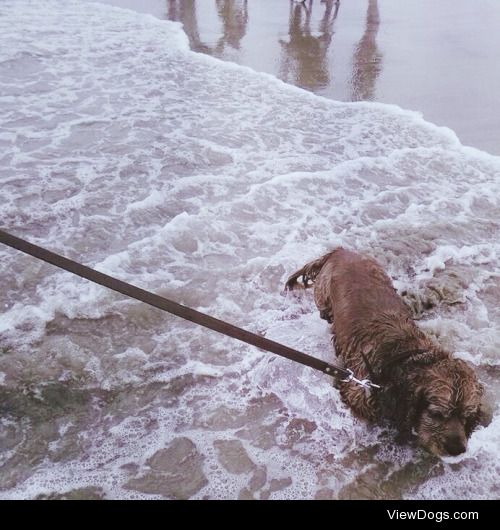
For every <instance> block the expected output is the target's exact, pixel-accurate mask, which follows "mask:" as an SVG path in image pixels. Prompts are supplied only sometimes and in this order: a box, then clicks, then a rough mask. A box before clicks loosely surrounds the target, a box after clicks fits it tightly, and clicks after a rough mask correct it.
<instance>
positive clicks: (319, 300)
mask: <svg viewBox="0 0 500 530" xmlns="http://www.w3.org/2000/svg"><path fill="white" fill-rule="evenodd" d="M299 279H300V282H299ZM312 284H314V298H315V302H316V305H317V306H318V309H319V311H320V316H321V317H322V318H324V319H326V320H327V321H328V322H329V323H331V324H332V326H331V332H332V334H333V341H334V345H335V351H336V354H337V356H338V357H339V358H340V359H341V360H342V362H343V364H344V365H345V366H346V367H348V368H350V369H351V370H353V371H354V373H355V375H356V376H357V377H358V378H375V379H376V382H377V383H378V384H380V385H382V390H379V391H372V392H367V391H366V390H365V389H363V388H361V387H359V386H355V385H352V384H349V383H344V384H342V386H341V388H340V394H341V397H342V400H343V401H344V402H345V403H346V404H347V405H349V406H350V407H351V409H352V410H353V412H354V413H355V414H356V415H357V416H359V417H361V418H365V419H368V420H371V421H381V420H383V419H388V420H390V421H392V422H393V423H394V425H395V426H396V427H397V428H398V430H399V431H400V433H401V434H410V433H412V432H413V433H414V434H416V436H417V440H418V442H419V443H420V445H422V446H423V447H424V448H426V449H427V450H428V451H430V452H431V453H433V454H435V455H438V456H444V455H458V454H460V453H463V452H464V451H465V450H466V448H467V440H468V438H469V437H470V435H471V433H472V431H473V430H474V428H475V427H476V426H477V425H478V423H479V422H480V421H481V415H482V409H481V398H482V394H483V387H482V385H481V384H480V383H479V381H478V379H477V377H476V375H475V373H474V371H473V370H472V369H471V368H470V367H469V366H468V365H467V363H465V362H464V361H462V360H459V359H455V358H453V357H452V356H451V354H450V353H449V352H447V351H445V350H444V349H442V348H441V347H439V346H438V345H437V344H435V343H434V342H433V341H432V340H430V338H429V337H427V336H426V335H425V334H424V333H423V332H422V331H421V330H420V329H419V328H418V327H417V326H416V324H415V322H414V321H413V319H412V316H411V313H410V310H409V309H408V307H407V306H406V305H405V303H404V301H403V300H402V298H401V297H400V296H399V295H398V294H397V292H396V291H395V289H394V288H393V286H392V283H391V280H390V278H389V277H388V276H387V274H386V273H385V272H384V270H383V269H382V267H381V266H380V265H379V264H378V263H377V262H376V261H375V260H373V259H372V258H369V257H366V256H362V255H360V254H358V253H356V252H352V251H349V250H345V249H343V248H338V249H335V250H333V251H332V252H330V253H329V254H326V255H325V256H323V257H321V258H319V259H318V260H316V261H313V262H311V263H309V264H307V265H305V266H304V267H303V268H302V269H300V270H298V271H297V272H295V273H294V274H292V276H290V278H289V279H288V281H287V283H286V289H294V288H297V287H299V286H303V287H306V288H307V287H309V286H311V285H312Z"/></svg>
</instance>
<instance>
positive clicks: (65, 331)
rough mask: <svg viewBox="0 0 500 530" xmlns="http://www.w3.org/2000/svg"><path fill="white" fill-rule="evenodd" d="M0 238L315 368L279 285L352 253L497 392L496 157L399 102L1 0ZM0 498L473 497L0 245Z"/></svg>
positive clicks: (126, 307) (101, 21)
mask: <svg viewBox="0 0 500 530" xmlns="http://www.w3.org/2000/svg"><path fill="white" fill-rule="evenodd" d="M0 15H1V16H0V30H1V31H0V91H1V92H0V94H1V100H0V104H1V108H2V118H1V122H0V146H1V148H2V150H1V154H0V178H1V182H2V186H1V187H0V197H1V200H0V216H1V219H2V226H4V227H5V228H6V229H7V230H10V231H12V232H13V233H15V234H16V235H19V236H21V237H22V236H25V237H26V238H28V239H31V240H33V241H34V242H37V243H39V244H42V245H44V246H47V247H49V248H51V249H53V250H56V251H60V252H62V253H64V254H66V255H67V256H69V257H72V258H77V259H81V260H83V261H84V262H85V263H86V264H89V265H91V266H95V267H96V268H97V269H99V270H101V271H103V272H106V273H109V274H112V275H116V276H117V277H119V278H121V279H123V280H126V281H130V282H131V283H134V284H136V285H139V286H141V287H144V288H146V289H151V290H152V291H155V292H157V293H159V294H163V295H166V296H169V297H171V298H174V299H176V300H178V301H179V302H181V303H185V304H187V305H191V306H194V307H197V308H199V309H200V310H203V311H206V312H209V313H211V314H213V315H214V316H217V317H219V318H223V319H227V320H230V321H231V322H233V323H235V324H237V325H241V326H244V327H246V328H247V329H250V330H253V331H256V332H259V333H263V334H265V335H266V336H267V337H269V338H272V339H274V340H278V341H280V342H283V343H285V344H288V345H290V346H293V347H295V348H297V349H301V350H303V351H306V352H308V353H311V354H314V355H318V356H320V357H322V358H324V359H331V358H332V351H331V346H330V342H329V335H328V329H327V327H326V324H325V323H324V322H323V321H321V320H320V319H319V317H318V315H317V312H316V310H315V308H314V305H313V302H312V300H311V297H310V296H309V295H308V294H305V295H303V296H299V297H295V296H287V297H285V296H283V295H282V293H281V292H280V291H281V286H282V284H283V281H284V280H285V278H286V277H287V274H288V273H290V272H291V271H293V270H295V269H296V268H297V267H298V266H301V265H302V264H303V263H304V262H305V261H307V260H308V259H312V258H314V257H316V256H318V255H320V254H322V253H324V252H325V251H326V250H328V249H330V248H331V247H333V246H335V245H339V244H342V245H344V246H346V247H352V248H355V249H358V250H360V251H364V252H367V253H369V254H371V255H373V256H374V257H376V258H377V259H378V260H379V261H381V262H382V263H383V264H384V266H385V267H386V268H387V270H388V271H389V273H390V274H391V275H392V276H393V278H394V280H395V285H396V286H397V287H398V288H399V289H400V290H401V291H404V290H406V291H408V293H409V294H408V300H409V302H410V303H411V304H412V305H413V306H414V309H415V312H416V314H417V316H419V317H421V319H422V321H421V324H422V325H423V326H424V327H425V328H426V329H427V331H428V332H429V333H431V334H434V335H435V336H436V337H437V339H438V340H439V341H440V342H441V343H442V344H443V345H445V346H448V347H450V348H453V349H454V350H457V351H460V352H461V353H460V355H461V356H465V357H468V360H471V359H473V361H474V364H476V366H477V370H478V372H479V373H480V376H481V378H482V379H483V381H485V383H486V384H487V385H488V387H489V391H490V392H491V393H492V394H493V396H494V397H496V396H497V395H498V382H497V373H498V354H497V351H498V347H499V346H500V333H499V326H500V313H499V310H498V299H499V296H500V285H499V273H500V268H499V265H498V262H499V260H498V257H499V243H498V241H500V237H499V235H500V227H499V221H498V220H499V213H500V212H499V197H500V189H499V188H500V178H499V177H500V162H499V159H498V158H496V157H492V156H489V155H487V154H486V153H482V152H480V151H477V150H473V149H470V148H465V147H463V146H461V145H460V143H459V142H458V140H457V138H456V136H455V135H454V133H453V132H452V131H450V130H449V129H445V128H439V127H436V126H434V125H432V124H430V123H427V122H425V121H424V120H422V118H421V117H420V116H419V115H418V114H416V113H413V112H407V111H403V110H401V109H399V108H397V107H392V106H387V105H378V104H344V103H338V102H332V101H329V100H326V99H323V98H319V97H317V96H314V95H312V94H309V93H307V92H304V91H301V90H299V89H296V88H293V87H290V86H288V85H285V84H284V83H282V82H280V81H278V80H276V79H274V78H272V77H271V76H268V75H265V74H257V73H255V72H253V71H252V70H250V69H248V68H242V67H238V66H236V65H232V64H228V63H223V62H220V61H217V60H215V59H212V58H209V57H206V56H203V55H199V54H194V53H192V52H190V51H189V50H188V45H187V39H186V37H185V35H184V34H183V32H182V29H181V27H180V26H179V25H177V24H174V23H170V22H162V21H159V20H156V19H154V18H152V17H149V16H143V15H137V14H135V13H132V12H129V11H126V10H122V9H116V8H112V7H108V6H103V5H100V4H88V3H82V2H74V1H69V2H66V1H65V2H55V1H41V2H29V1H24V0H19V1H16V2H10V1H7V2H2V3H1V4H0ZM0 257H1V260H0V277H1V278H2V282H3V284H4V285H6V286H8V288H6V289H4V290H2V292H1V293H0V297H1V298H0V303H1V307H2V315H1V317H0V341H1V342H0V347H1V353H0V410H1V411H2V414H1V420H0V421H1V425H2V434H1V436H2V443H1V445H0V466H1V467H0V469H1V473H0V491H1V494H0V495H1V496H2V498H34V497H38V496H49V497H57V496H69V497H89V496H94V497H107V498H360V497H361V498H373V497H385V498H393V497H410V498H411V497H418V498H422V497H425V498H429V497H431V498H449V497H457V498H471V497H472V498H493V497H496V496H497V494H498V491H497V488H498V486H497V480H496V476H497V474H498V470H497V467H498V466H497V460H498V443H497V439H498V435H499V433H500V429H499V427H498V421H497V419H498V417H497V416H495V419H494V421H493V422H492V424H491V425H490V426H489V427H488V428H486V429H483V430H480V431H478V432H477V433H475V434H474V435H473V437H472V439H471V443H470V448H469V451H468V453H467V454H466V455H465V457H464V458H462V459H461V460H460V461H458V462H449V463H447V462H437V461H436V460H435V459H433V458H432V457H430V456H428V455H426V454H424V453H422V452H420V451H419V450H418V449H415V448H412V447H400V446H398V445H397V444H396V443H395V442H394V439H393V436H392V435H391V433H387V432H384V431H383V430H382V429H375V428H370V427H367V426H366V425H364V424H362V423H359V422H357V421H356V420H355V419H354V418H353V417H352V415H351V414H350V412H349V411H348V410H347V409H346V408H345V407H344V406H343V405H342V404H341V403H340V401H339V398H338V395H337V393H336V391H335V390H334V389H333V388H332V387H331V383H330V381H329V379H328V378H326V377H324V376H321V375H319V374H316V373H314V372H312V371H311V370H309V369H307V368H303V367H301V366H298V365H294V364H292V363H290V362H287V361H285V360H282V359H277V358H274V357H272V356H270V355H267V354H264V353H262V352H257V351H255V350H253V349H251V348H249V347H247V346H245V345H241V344H238V343H235V342H234V341H231V340H229V339H225V338H221V337H219V336H217V335H215V334H213V333H210V332H207V331H205V330H201V329H198V328H195V327H193V326H192V325H190V324H187V323H184V322H182V321H179V320H178V319H176V318H174V317H170V316H167V315H164V314H161V313H160V312H158V311H156V310H153V309H151V308H148V307H144V306H142V305H140V304H139V303H136V302H133V301H130V300H125V299H123V298H122V297H120V296H118V295H116V294H113V293H111V292H108V291H106V290H104V289H101V288H100V287H98V286H94V285H90V284H88V283H86V282H84V281H82V280H78V279H76V278H74V277H72V276H71V275H69V274H67V273H62V272H58V271H56V270H54V269H53V268H52V267H49V266H48V265H44V264H41V263H39V262H37V261H35V260H33V259H31V258H28V257H25V256H22V255H20V254H18V253H16V252H14V251H11V250H9V249H6V248H2V249H0Z"/></svg>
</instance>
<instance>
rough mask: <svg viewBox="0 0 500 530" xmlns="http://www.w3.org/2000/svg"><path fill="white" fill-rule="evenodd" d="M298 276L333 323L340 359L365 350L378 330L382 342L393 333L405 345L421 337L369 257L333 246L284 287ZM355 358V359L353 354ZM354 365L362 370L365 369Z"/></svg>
mask: <svg viewBox="0 0 500 530" xmlns="http://www.w3.org/2000/svg"><path fill="white" fill-rule="evenodd" d="M299 278H302V282H301V283H302V284H303V285H304V287H309V286H310V282H314V299H315V302H316V305H317V306H318V309H319V311H320V315H321V317H322V318H324V319H326V320H327V321H328V322H330V323H332V324H333V326H332V332H333V333H334V335H335V350H336V352H337V355H340V356H341V357H342V358H344V360H345V361H347V359H346V357H351V355H350V352H352V351H353V350H356V351H359V350H361V351H365V352H366V353H368V351H369V350H370V349H371V347H372V345H373V344H374V343H380V341H381V340H382V338H381V337H380V335H381V334H384V335H385V337H384V339H383V342H386V343H392V342H395V341H397V340H399V336H402V337H404V341H405V342H406V343H407V344H408V341H411V342H413V341H414V342H415V344H416V343H417V342H418V341H420V340H422V334H421V332H420V330H418V329H417V328H416V326H415V325H414V323H413V321H412V318H411V314H410V311H409V309H408V307H407V306H406V305H405V303H404V302H403V300H402V298H401V297H400V296H399V295H398V294H397V292H396V291H395V289H394V288H393V286H392V283H391V279H390V278H389V276H387V274H386V273H385V272H384V270H383V269H382V267H381V266H380V265H379V264H378V263H377V262H376V261H375V260H374V259H372V258H369V257H367V256H363V255H361V254H358V253H356V252H353V251H351V250H346V249H343V248H337V249H335V250H333V251H332V252H330V253H329V254H325V255H324V256H322V257H321V258H319V259H318V260H316V261H313V262H311V263H308V264H307V265H305V266H304V267H303V268H302V269H300V270H298V271H297V272H296V273H294V274H293V275H292V276H290V278H289V279H288V281H287V284H286V288H287V289H294V288H295V287H296V286H298V285H299V282H298V280H299ZM388 327H389V329H388ZM411 339H413V340H411ZM415 347H416V346H415ZM355 357H356V361H359V355H356V356H355ZM349 360H350V359H349ZM356 364H358V363H357V362H356ZM360 368H361V369H362V371H363V372H364V368H365V367H364V366H361V367H360Z"/></svg>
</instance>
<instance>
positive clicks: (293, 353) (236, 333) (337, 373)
mask: <svg viewBox="0 0 500 530" xmlns="http://www.w3.org/2000/svg"><path fill="white" fill-rule="evenodd" d="M0 243H3V244H4V245H7V246H9V247H12V248H15V249H17V250H20V251H21V252H24V253H25V254H29V255H30V256H33V257H35V258H38V259H40V260H43V261H45V262H47V263H50V264H51V265H55V266H56V267H59V268H60V269H64V270H66V271H68V272H71V273H73V274H76V275H77V276H80V277H81V278H85V279H87V280H90V281H91V282H94V283H98V284H99V285H103V286H104V287H107V288H108V289H112V290H113V291H117V292H119V293H121V294H124V295H126V296H129V297H131V298H135V299H136V300H139V301H140V302H144V303H145V304H148V305H151V306H153V307H157V308H158V309H161V310H162V311H167V312H168V313H172V314H173V315H176V316H178V317H181V318H183V319H185V320H189V321H191V322H194V323H195V324H199V325H200V326H204V327H206V328H209V329H212V330H214V331H217V332H219V333H222V334H223V335H227V336H228V337H233V338H234V339H237V340H240V341H242V342H246V343H247V344H250V345H252V346H256V347H257V348H260V349H261V350H266V351H269V352H271V353H274V354H276V355H279V356H281V357H285V358H286V359H290V360H291V361H295V362H297V363H300V364H303V365H305V366H309V367H310V368H314V369H315V370H319V371H320V372H323V373H325V374H327V375H330V376H332V377H335V378H338V379H340V380H341V381H344V382H350V381H352V382H354V383H357V384H359V385H361V386H363V387H365V388H369V387H370V386H373V387H376V388H377V385H374V384H373V383H371V382H370V381H367V380H362V381H360V380H359V379H356V378H355V377H354V374H353V372H352V371H351V370H349V369H345V368H341V367H340V366H335V365H333V364H329V363H327V362H325V361H322V360H321V359H317V358H315V357H311V356H310V355H307V354H305V353H302V352H300V351H297V350H294V349H293V348H289V347H288V346H284V345H283V344H280V343H278V342H274V341H273V340H269V339H266V338H265V337H261V336H260V335H256V334H255V333H251V332H250V331H246V330H244V329H242V328H239V327H237V326H234V325H232V324H229V323H228V322H224V321H223V320H219V319H217V318H214V317H211V316H209V315H206V314H204V313H200V312H199V311H196V310H194V309H191V308H189V307H186V306H183V305H181V304H178V303H177V302H173V301H172V300H169V299H168V298H164V297H163V296H158V295H157V294H154V293H151V292H149V291H145V290H144V289H140V288H139V287H135V286H134V285H131V284H129V283H126V282H123V281H121V280H118V279H117V278H113V277H112V276H108V275H107V274H104V273H102V272H98V271H96V270H94V269H91V268H90V267H86V266H85V265H82V264H81V263H78V262H76V261H73V260H70V259H68V258H65V257H64V256H61V255H59V254H56V253H54V252H51V251H50V250H47V249H45V248H42V247H39V246H37V245H33V244H32V243H28V241H25V240H24V239H20V238H18V237H15V236H13V235H11V234H8V233H7V232H5V231H3V230H0Z"/></svg>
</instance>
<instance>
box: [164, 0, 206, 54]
mask: <svg viewBox="0 0 500 530" xmlns="http://www.w3.org/2000/svg"><path fill="white" fill-rule="evenodd" d="M167 18H168V19H169V20H174V21H176V22H181V23H182V24H183V26H184V31H185V32H186V35H187V36H188V39H189V46H190V47H191V49H192V50H194V51H196V52H203V53H208V54H210V55H211V53H212V51H211V49H210V47H209V46H207V45H206V44H204V43H203V42H202V41H201V38H200V30H199V27H198V16H197V12H196V0H167Z"/></svg>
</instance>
